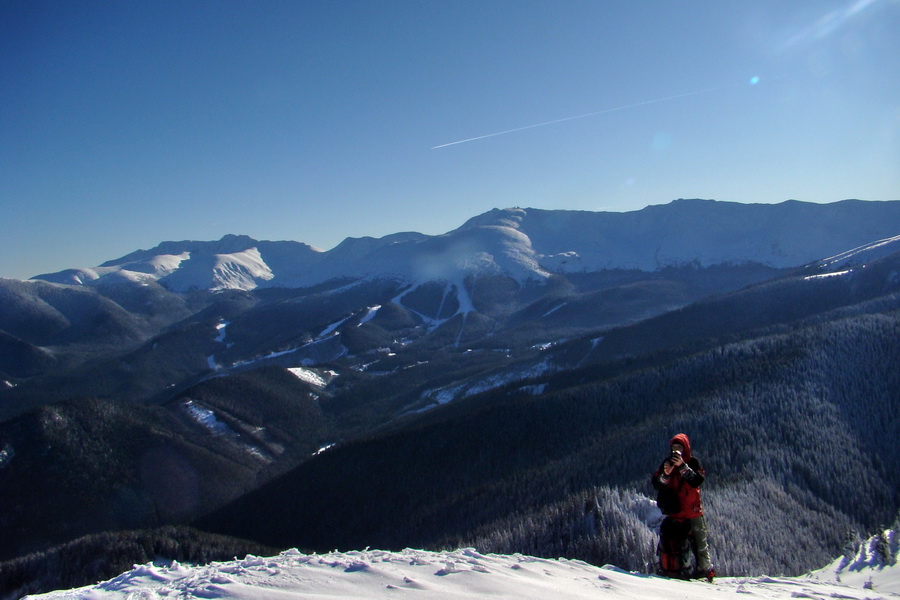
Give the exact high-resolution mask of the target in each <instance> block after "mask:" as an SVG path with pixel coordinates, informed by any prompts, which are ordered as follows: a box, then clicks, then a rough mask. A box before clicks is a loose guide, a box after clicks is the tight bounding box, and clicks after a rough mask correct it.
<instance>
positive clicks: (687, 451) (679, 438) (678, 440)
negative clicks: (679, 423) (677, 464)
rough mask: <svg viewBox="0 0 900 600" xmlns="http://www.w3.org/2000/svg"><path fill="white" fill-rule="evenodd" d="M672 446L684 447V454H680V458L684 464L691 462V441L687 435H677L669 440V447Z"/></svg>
mask: <svg viewBox="0 0 900 600" xmlns="http://www.w3.org/2000/svg"><path fill="white" fill-rule="evenodd" d="M672 444H681V445H682V446H683V447H684V452H682V453H681V457H682V458H683V459H684V462H688V461H689V460H691V440H689V439H688V436H687V434H684V433H678V434H675V436H674V437H673V438H672V439H671V440H669V446H671V445H672Z"/></svg>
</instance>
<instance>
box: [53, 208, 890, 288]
mask: <svg viewBox="0 0 900 600" xmlns="http://www.w3.org/2000/svg"><path fill="white" fill-rule="evenodd" d="M898 232H900V202H898V201H895V202H862V201H849V200H848V201H844V202H837V203H834V204H810V203H804V202H796V201H790V202H784V203H782V204H775V205H773V204H753V205H746V204H736V203H729V202H718V201H714V200H678V201H675V202H672V203H670V204H666V205H660V206H649V207H647V208H645V209H643V210H639V211H634V212H628V213H611V212H588V211H562V210H540V209H532V208H528V209H523V208H506V209H493V210H491V211H488V212H486V213H484V214H482V215H479V216H476V217H473V218H471V219H469V220H468V221H466V223H464V224H463V225H462V226H461V227H459V228H458V229H455V230H453V231H450V232H448V233H446V234H443V235H437V236H427V235H424V234H421V233H413V232H410V233H397V234H393V235H389V236H385V237H382V238H371V237H363V238H347V239H346V240H344V241H343V242H342V243H341V244H339V245H338V246H337V247H335V248H333V249H332V250H329V251H326V252H322V251H319V250H316V249H315V248H312V247H310V246H308V245H306V244H302V243H298V242H266V241H257V240H254V239H253V238H251V237H248V236H242V235H227V236H225V237H223V238H222V239H220V240H218V241H214V242H195V241H183V242H164V243H162V244H160V245H159V246H157V247H156V248H153V249H152V250H139V251H137V252H133V253H131V254H128V255H126V256H124V257H122V258H119V259H116V260H112V261H109V262H106V263H103V264H102V265H101V266H99V267H95V268H92V269H70V270H67V271H61V272H59V273H53V274H48V275H40V276H38V277H37V278H36V279H43V280H46V281H52V282H56V283H66V284H73V285H86V284H90V283H92V282H96V281H97V280H99V279H101V278H104V277H107V276H110V275H116V276H119V277H124V278H126V279H130V280H138V281H141V280H146V279H153V280H158V281H159V282H160V283H161V284H162V285H164V286H166V287H167V288H169V289H171V290H174V291H189V290H192V289H209V290H220V289H244V290H249V289H253V288H256V287H260V286H265V287H308V286H313V285H316V284H319V283H323V282H325V281H328V280H332V279H356V280H359V279H364V278H370V279H371V278H391V279H397V280H403V281H406V282H409V283H413V284H419V283H423V282H427V281H433V280H443V281H447V282H461V281H462V280H464V279H465V278H466V277H468V276H470V275H473V274H481V273H486V274H491V275H501V276H505V277H511V278H513V279H515V280H516V281H519V282H525V281H528V280H537V281H541V280H544V279H545V278H546V277H548V276H549V275H550V274H552V273H573V272H597V271H602V270H606V269H632V270H641V271H647V272H653V271H657V270H660V269H664V268H667V267H671V266H684V265H694V266H699V267H709V266H714V265H721V264H744V263H757V264H762V265H766V266H770V267H776V268H785V267H797V266H800V265H803V264H807V263H809V262H810V261H813V260H817V259H820V258H821V257H823V256H833V255H835V254H836V253H838V252H844V251H846V250H847V249H848V248H857V247H859V246H861V245H863V244H868V243H870V242H871V241H872V240H874V239H885V238H889V237H891V236H896V235H897V234H898Z"/></svg>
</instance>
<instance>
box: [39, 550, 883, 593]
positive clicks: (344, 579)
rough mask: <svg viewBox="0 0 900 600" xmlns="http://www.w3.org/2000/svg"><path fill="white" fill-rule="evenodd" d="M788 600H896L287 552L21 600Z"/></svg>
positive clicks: (756, 581)
mask: <svg viewBox="0 0 900 600" xmlns="http://www.w3.org/2000/svg"><path fill="white" fill-rule="evenodd" d="M747 594H750V595H751V596H754V597H757V598H770V599H782V598H784V599H787V598H822V599H823V600H824V599H825V598H845V599H849V600H854V599H856V600H863V599H866V598H870V599H875V598H879V599H887V598H898V596H897V595H896V594H893V593H891V592H885V593H882V592H881V591H880V590H878V589H877V587H876V588H875V589H864V588H862V587H852V586H846V585H842V584H839V583H833V582H824V581H821V580H820V581H816V580H813V579H811V578H808V577H798V578H772V577H757V578H722V579H720V580H717V582H716V584H715V585H709V584H707V583H706V582H699V581H697V582H687V581H675V580H668V579H663V578H660V577H654V576H650V575H641V574H636V573H628V572H626V571H622V570H620V569H617V568H616V567H612V566H605V567H595V566H592V565H589V564H587V563H584V562H581V561H575V560H566V559H558V560H549V559H543V558H534V557H529V556H522V555H511V556H505V555H496V554H488V555H484V554H479V553H478V552H476V551H475V550H473V549H471V548H468V549H461V550H456V551H452V552H428V551H424V550H408V549H407V550H403V551H402V552H385V551H379V550H365V551H362V552H345V553H339V552H333V553H330V554H312V555H307V554H302V553H300V552H298V551H297V550H288V551H286V552H282V553H281V554H280V555H278V556H275V557H272V558H260V557H255V556H248V557H247V558H245V559H243V560H235V561H231V562H223V563H212V564H210V565H207V566H199V567H195V566H188V565H180V564H178V563H175V564H173V565H171V566H170V567H157V566H153V565H152V564H148V565H143V566H137V567H135V568H134V570H132V571H129V572H128V573H125V574H123V575H120V576H119V577H116V578H115V579H112V580H110V581H107V582H105V583H99V584H97V585H95V586H89V587H85V588H80V589H77V590H70V591H64V592H53V593H50V594H43V595H40V596H27V598H42V599H44V600H50V599H60V600H61V599H76V598H81V599H92V600H103V599H114V598H141V599H144V600H150V599H154V598H235V599H246V600H263V599H268V598H276V599H284V600H291V599H295V600H300V599H306V598H324V599H340V600H351V599H352V600H358V599H363V598H365V599H369V598H371V599H378V598H392V599H393V598H419V599H425V600H437V599H446V600H463V599H473V600H474V599H476V598H478V599H481V598H486V597H488V598H506V599H510V600H512V599H534V600H548V599H553V600H557V599H558V600H569V599H582V598H583V599H588V598H590V599H592V600H597V599H601V600H604V599H608V600H613V599H620V598H635V599H637V598H640V599H647V600H677V599H685V600H687V599H692V600H693V599H699V600H713V599H719V600H721V599H722V598H723V597H725V596H729V597H733V596H738V595H740V596H738V597H742V598H743V597H747V596H746V595H747Z"/></svg>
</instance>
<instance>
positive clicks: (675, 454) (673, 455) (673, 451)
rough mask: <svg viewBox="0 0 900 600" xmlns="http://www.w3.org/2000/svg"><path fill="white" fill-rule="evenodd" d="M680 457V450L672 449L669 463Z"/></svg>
mask: <svg viewBox="0 0 900 600" xmlns="http://www.w3.org/2000/svg"><path fill="white" fill-rule="evenodd" d="M679 458H681V452H680V451H678V450H672V454H670V455H669V461H668V462H669V464H675V461H676V460H678V459H679Z"/></svg>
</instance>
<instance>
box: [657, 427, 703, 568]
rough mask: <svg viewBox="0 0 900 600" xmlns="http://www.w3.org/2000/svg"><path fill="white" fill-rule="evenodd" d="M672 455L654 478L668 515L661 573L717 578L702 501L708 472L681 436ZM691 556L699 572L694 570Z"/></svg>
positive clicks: (661, 531)
mask: <svg viewBox="0 0 900 600" xmlns="http://www.w3.org/2000/svg"><path fill="white" fill-rule="evenodd" d="M669 446H670V447H671V453H670V455H669V457H668V458H666V460H664V461H663V463H662V464H661V465H660V466H659V469H657V470H656V472H655V473H654V474H653V479H652V483H653V487H654V488H655V489H656V490H657V492H658V493H659V495H658V496H657V504H658V505H659V508H660V510H661V511H662V512H663V514H664V515H666V518H665V519H664V520H663V522H662V525H661V526H660V528H659V537H660V544H659V552H660V572H661V573H662V574H664V575H668V576H674V577H682V578H693V577H706V578H707V579H708V580H709V581H712V579H713V577H714V576H715V570H714V569H713V566H712V562H711V561H710V558H709V542H708V540H707V532H706V519H705V518H704V517H703V503H702V501H701V499H700V485H701V484H702V483H703V481H704V480H705V479H706V472H705V471H704V470H703V467H702V466H701V465H700V461H699V460H698V459H697V457H696V456H693V455H692V454H691V441H690V439H688V436H687V435H685V434H683V433H679V434H678V435H676V436H674V437H673V438H672V439H671V440H670V441H669ZM691 553H693V554H694V558H695V560H694V565H695V568H694V569H693V570H691V569H690V568H689V567H686V566H685V565H689V564H690V558H691V556H690V555H691Z"/></svg>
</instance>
